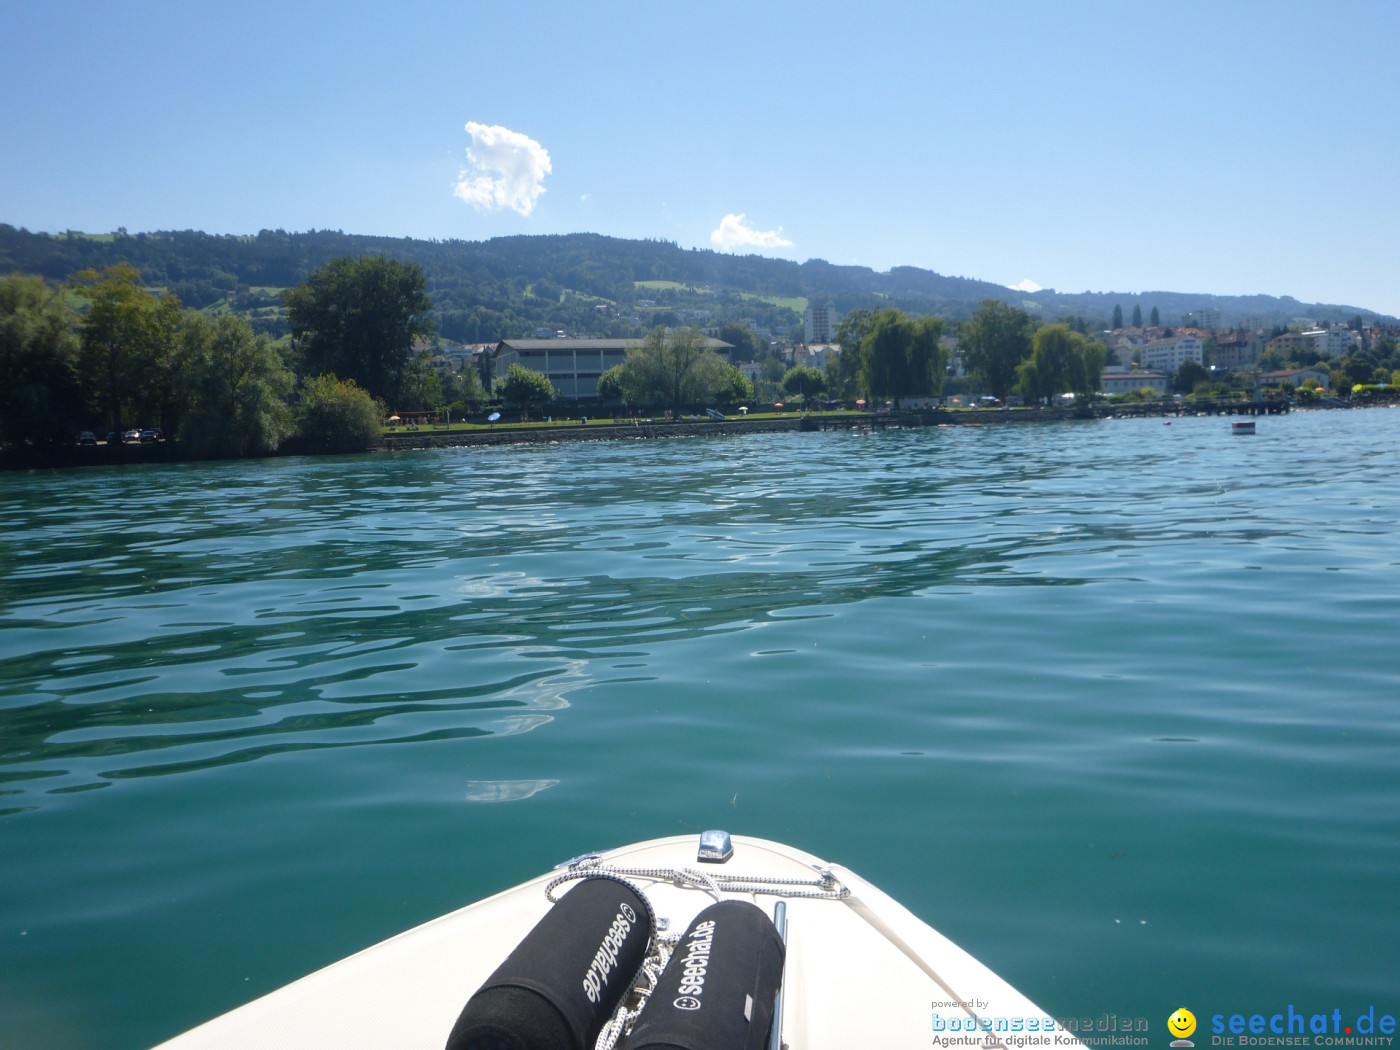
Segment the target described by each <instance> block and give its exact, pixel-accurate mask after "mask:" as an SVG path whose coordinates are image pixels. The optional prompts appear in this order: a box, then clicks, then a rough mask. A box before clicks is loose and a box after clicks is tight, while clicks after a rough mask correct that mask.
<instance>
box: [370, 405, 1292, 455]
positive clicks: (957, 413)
mask: <svg viewBox="0 0 1400 1050" xmlns="http://www.w3.org/2000/svg"><path fill="white" fill-rule="evenodd" d="M1288 410H1289V405H1288V402H1287V401H1286V400H1282V399H1274V400H1266V401H1199V402H1198V401H1191V402H1188V401H1185V400H1174V401H1143V402H1134V403H1117V404H1112V405H1109V404H1102V405H1081V406H1079V407H1076V408H1012V409H1006V408H974V409H942V408H938V409H929V410H922V411H904V412H879V413H866V414H861V415H852V414H847V413H843V414H841V415H820V414H818V415H810V416H803V415H792V416H783V417H780V418H778V419H744V418H733V419H723V420H719V419H707V420H704V421H700V420H682V421H679V422H669V421H666V420H650V421H638V422H635V423H634V422H592V423H580V422H577V421H572V420H571V421H569V422H566V423H557V424H555V425H553V426H542V427H531V428H528V429H524V428H519V429H517V428H501V429H489V430H448V429H446V428H443V429H440V430H436V429H432V428H424V429H422V430H416V431H403V432H397V433H391V434H387V435H385V437H384V440H383V442H382V444H381V446H380V447H382V448H384V449H387V450H389V451H403V450H407V449H421V448H468V447H472V446H477V445H523V444H529V445H549V444H558V443H559V442H561V441H640V440H647V439H651V438H681V437H713V436H715V435H719V434H779V433H796V432H799V431H810V430H862V431H866V430H886V429H891V428H914V427H945V426H987V425H991V424H1001V423H1051V422H1056V421H1058V420H1066V419H1114V418H1117V419H1123V418H1135V417H1141V416H1173V417H1178V418H1179V417H1182V416H1199V415H1207V416H1222V415H1223V416H1258V415H1276V414H1278V413H1281V412H1287V411H1288Z"/></svg>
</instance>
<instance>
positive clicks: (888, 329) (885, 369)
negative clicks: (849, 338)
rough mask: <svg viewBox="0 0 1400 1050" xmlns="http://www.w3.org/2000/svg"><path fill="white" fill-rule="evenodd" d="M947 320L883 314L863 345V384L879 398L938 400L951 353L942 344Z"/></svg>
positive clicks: (893, 312)
mask: <svg viewBox="0 0 1400 1050" xmlns="http://www.w3.org/2000/svg"><path fill="white" fill-rule="evenodd" d="M942 335H943V318H941V317H920V318H913V317H910V316H908V315H907V314H905V313H902V312H901V311H899V310H881V311H880V312H879V313H878V314H876V315H874V317H873V318H872V319H871V320H870V323H869V328H868V330H867V331H866V333H865V336H864V337H863V338H862V339H861V341H860V381H861V386H862V387H863V388H864V390H865V392H866V393H867V395H869V397H870V398H871V399H872V400H873V399H875V398H892V399H893V400H894V403H895V405H896V406H898V405H899V401H900V399H901V398H905V397H936V396H937V395H938V394H939V393H941V392H942V390H943V378H944V374H945V370H946V367H947V353H946V351H945V350H944V349H943V347H942V346H941V345H940V344H939V339H940V338H941V337H942Z"/></svg>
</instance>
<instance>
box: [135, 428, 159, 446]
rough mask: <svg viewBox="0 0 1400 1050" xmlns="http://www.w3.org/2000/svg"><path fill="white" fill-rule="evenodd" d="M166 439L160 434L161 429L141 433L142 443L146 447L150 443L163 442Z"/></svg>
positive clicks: (151, 429)
mask: <svg viewBox="0 0 1400 1050" xmlns="http://www.w3.org/2000/svg"><path fill="white" fill-rule="evenodd" d="M164 437H165V435H164V434H162V433H161V432H160V427H151V428H150V429H149V430H143V431H141V443H142V444H143V445H144V444H146V443H147V442H149V441H161V440H163V439H164Z"/></svg>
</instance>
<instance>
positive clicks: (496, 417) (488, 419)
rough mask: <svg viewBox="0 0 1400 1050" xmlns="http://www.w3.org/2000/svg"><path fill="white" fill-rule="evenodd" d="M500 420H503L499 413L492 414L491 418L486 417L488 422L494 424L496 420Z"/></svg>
mask: <svg viewBox="0 0 1400 1050" xmlns="http://www.w3.org/2000/svg"><path fill="white" fill-rule="evenodd" d="M500 418H501V414H500V413H499V412H492V413H491V414H490V415H489V416H487V417H486V421H487V422H488V423H494V422H496V420H498V419H500Z"/></svg>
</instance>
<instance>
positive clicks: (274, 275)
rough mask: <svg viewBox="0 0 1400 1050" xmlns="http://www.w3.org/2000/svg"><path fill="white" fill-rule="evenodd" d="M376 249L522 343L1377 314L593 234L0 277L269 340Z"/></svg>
mask: <svg viewBox="0 0 1400 1050" xmlns="http://www.w3.org/2000/svg"><path fill="white" fill-rule="evenodd" d="M371 254H373V255H385V256H389V257H391V258H396V259H401V260H405V261H410V262H415V263H417V264H419V265H420V266H422V267H423V270H424V272H425V273H426V274H427V278H428V289H429V294H430V295H431V296H432V298H433V301H434V303H435V304H436V310H435V314H436V317H435V319H436V321H437V324H438V330H439V332H440V333H441V334H442V335H443V336H444V337H445V338H448V339H452V340H457V341H461V342H469V343H470V342H486V341H491V340H496V339H503V338H520V337H522V336H529V335H532V334H534V333H535V331H536V330H539V329H548V330H550V331H551V332H552V331H558V330H561V329H562V330H564V331H567V332H568V333H569V334H571V335H598V336H610V337H623V336H632V335H637V334H641V333H642V332H643V331H645V330H647V329H649V328H651V327H653V326H655V325H656V324H671V325H676V324H688V323H699V324H701V325H702V326H705V325H718V324H722V323H724V322H726V321H732V320H740V319H746V320H749V321H751V322H752V323H754V324H755V325H756V326H758V327H760V328H765V329H768V330H770V331H771V332H772V333H773V335H774V337H777V338H781V337H784V336H787V335H788V334H789V333H790V332H791V331H792V330H793V329H795V327H796V326H798V325H799V324H800V323H801V312H802V310H803V309H804V308H805V307H806V305H807V304H808V303H809V302H813V301H815V302H825V303H827V304H829V305H830V306H832V307H834V308H835V309H836V310H837V311H838V312H839V313H845V312H847V311H849V310H853V309H859V308H871V307H880V306H896V307H899V308H900V309H903V310H906V311H908V312H911V313H917V314H928V313H937V314H942V315H944V316H946V317H951V318H960V317H967V316H970V314H971V313H972V311H973V309H974V308H975V307H976V305H977V303H978V302H980V301H981V300H983V299H987V298H995V299H1001V300H1004V301H1006V302H1009V303H1013V304H1015V305H1017V306H1021V307H1023V308H1025V309H1029V310H1031V311H1034V312H1035V313H1037V314H1038V315H1039V316H1041V317H1043V318H1046V319H1054V318H1058V317H1062V316H1068V315H1074V316H1079V317H1083V318H1085V319H1086V320H1087V321H1088V322H1089V323H1090V324H1091V325H1096V326H1106V325H1107V323H1108V319H1109V317H1110V316H1111V314H1112V312H1113V308H1114V306H1121V307H1122V308H1123V312H1124V315H1125V316H1131V314H1132V308H1133V306H1134V305H1138V306H1141V307H1142V311H1143V314H1144V316H1146V315H1147V314H1149V313H1150V312H1151V310H1152V308H1153V307H1154V306H1155V307H1156V308H1157V309H1158V311H1159V312H1160V314H1161V318H1162V322H1163V323H1164V324H1172V325H1175V324H1179V323H1180V322H1181V318H1182V316H1183V315H1185V314H1187V313H1193V312H1194V313H1196V314H1198V315H1199V313H1200V312H1201V311H1203V310H1214V311H1218V313H1219V315H1220V320H1221V323H1222V324H1225V325H1230V324H1237V323H1240V322H1241V321H1243V320H1245V319H1254V320H1257V321H1260V322H1262V323H1265V324H1278V323H1287V322H1289V321H1293V320H1295V319H1298V318H1303V317H1308V318H1312V319H1315V320H1320V321H1326V320H1336V321H1345V320H1350V319H1351V318H1353V317H1355V316H1356V315H1357V314H1360V315H1361V316H1362V317H1363V318H1366V319H1368V320H1369V319H1378V318H1380V315H1377V314H1376V313H1374V312H1373V311H1370V310H1364V309H1360V308H1358V307H1353V306H1343V305H1329V304H1318V303H1301V302H1299V301H1297V300H1295V299H1291V298H1288V297H1283V298H1277V297H1274V296H1266V295H1257V296H1219V295H1208V294H1195V293H1183V292H1146V293H1142V294H1139V295H1136V296H1130V295H1126V294H1123V295H1119V294H1113V293H1087V292H1086V293H1082V294H1078V295H1075V294H1064V293H1059V292H1056V291H1054V290H1053V289H1045V290H1042V291H1038V292H1034V293H1027V292H1022V291H1018V290H1016V289H1011V288H1007V287H1005V286H1003V285H999V284H993V283H991V282H988V281H979V280H974V279H972V278H967V277H947V276H944V275H942V274H938V273H934V272H933V271H931V270H921V269H918V268H917V267H912V266H897V267H895V268H893V269H891V270H890V271H889V272H888V273H878V272H876V271H874V270H871V269H870V268H868V267H864V266H836V265H833V264H831V263H828V262H825V261H823V260H820V259H812V260H809V261H807V262H805V263H796V262H791V261H788V260H784V259H770V258H764V257H762V256H757V255H728V254H723V253H719V252H713V251H700V250H695V249H691V250H686V249H683V248H681V247H679V246H678V245H676V244H674V243H672V242H669V241H653V240H640V241H636V240H623V239H620V238H616V237H604V236H602V235H600V234H591V233H577V234H563V235H548V236H519V237H498V238H495V239H493V240H488V241H460V240H447V241H437V240H427V241H425V240H414V239H411V238H392V237H369V236H361V235H354V234H345V233H340V232H339V231H332V230H311V231H308V232H305V233H288V232H286V231H284V230H263V231H261V232H259V233H258V234H256V235H248V236H225V235H214V234H207V233H201V232H198V231H194V230H185V231H161V232H155V233H138V234H127V233H126V232H125V231H124V230H121V231H118V232H116V233H111V234H85V233H77V232H72V231H70V232H67V233H62V234H45V233H31V232H30V231H28V230H24V229H17V228H16V227H14V226H9V225H5V224H0V273H3V272H16V271H18V272H23V273H36V274H40V275H42V276H43V277H45V278H48V279H49V280H52V281H61V280H63V279H65V278H67V277H68V276H69V275H70V274H72V273H74V272H76V271H78V270H82V269H87V268H96V269H101V268H103V267H107V266H111V265H113V264H115V263H118V262H123V261H124V262H129V263H131V264H132V265H133V266H135V267H136V268H137V269H138V270H140V271H141V274H142V277H143V279H144V280H145V281H146V283H147V284H148V285H150V286H152V287H162V288H167V289H169V290H171V291H173V292H175V294H177V295H178V296H179V297H180V299H181V301H183V302H184V303H185V304H186V305H187V306H193V307H197V308H201V309H206V310H209V311H211V312H222V311H225V310H233V311H236V312H239V313H243V314H245V315H247V316H248V317H250V319H252V321H253V323H254V325H255V327H258V328H260V329H262V330H265V331H269V332H271V333H273V334H281V333H282V332H284V331H285V330H286V325H285V321H284V320H283V319H282V316H281V309H280V303H279V301H278V293H279V292H280V290H281V289H283V288H287V287H290V286H291V285H294V284H297V283H298V282H300V281H301V280H302V279H304V278H305V277H306V275H307V274H308V273H310V272H311V271H312V270H314V269H316V268H317V267H319V266H321V265H323V264H324V263H326V262H327V261H329V260H330V259H333V258H335V257H337V256H344V255H352V256H355V255H371ZM1387 320H1388V319H1387Z"/></svg>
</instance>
